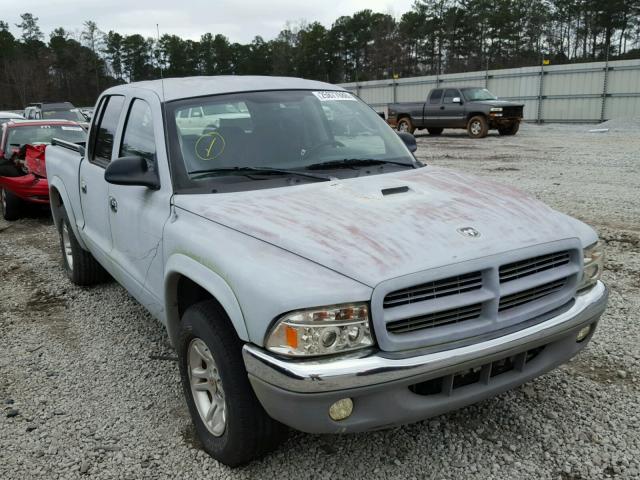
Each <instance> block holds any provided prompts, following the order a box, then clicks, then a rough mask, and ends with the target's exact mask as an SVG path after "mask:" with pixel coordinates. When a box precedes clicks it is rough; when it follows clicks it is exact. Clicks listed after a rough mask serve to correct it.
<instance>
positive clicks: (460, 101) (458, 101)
mask: <svg viewBox="0 0 640 480" xmlns="http://www.w3.org/2000/svg"><path fill="white" fill-rule="evenodd" d="M451 101H452V102H453V103H460V104H462V99H461V98H460V97H453V100H451Z"/></svg>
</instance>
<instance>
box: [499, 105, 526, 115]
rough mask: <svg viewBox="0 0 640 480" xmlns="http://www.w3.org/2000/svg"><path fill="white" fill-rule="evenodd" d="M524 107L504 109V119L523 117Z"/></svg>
mask: <svg viewBox="0 0 640 480" xmlns="http://www.w3.org/2000/svg"><path fill="white" fill-rule="evenodd" d="M522 108H523V107H502V116H503V117H522Z"/></svg>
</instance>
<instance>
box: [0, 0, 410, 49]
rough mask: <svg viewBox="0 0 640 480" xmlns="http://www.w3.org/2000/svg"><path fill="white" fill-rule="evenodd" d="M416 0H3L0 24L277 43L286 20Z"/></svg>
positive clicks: (396, 11) (396, 10) (386, 9)
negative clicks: (93, 26)
mask: <svg viewBox="0 0 640 480" xmlns="http://www.w3.org/2000/svg"><path fill="white" fill-rule="evenodd" d="M413 3H414V0H394V1H390V0H235V1H234V0H182V1H176V0H106V1H105V0H57V1H54V0H0V20H4V21H5V22H8V23H9V24H10V26H11V31H12V32H13V34H14V35H16V36H17V35H18V33H19V30H18V29H17V28H16V27H15V24H16V23H19V21H20V16H19V15H20V14H21V13H24V12H30V13H32V14H33V15H34V16H36V17H38V18H39V21H38V24H39V25H40V29H41V30H42V31H43V32H44V33H45V35H46V38H47V39H48V38H49V33H50V32H51V31H52V30H53V29H54V28H57V27H60V26H62V27H64V28H65V30H67V31H70V32H74V31H76V30H78V31H79V30H80V29H81V27H82V22H83V21H85V20H93V21H95V22H96V23H97V24H98V27H99V28H100V30H102V31H103V32H108V31H109V30H115V31H117V32H119V33H121V34H132V33H140V34H142V35H144V36H153V37H155V35H156V23H158V24H160V33H161V34H164V33H169V34H175V35H179V36H180V37H183V38H191V39H194V40H197V39H199V38H200V35H202V34H203V33H206V32H211V33H213V34H214V35H215V34H217V33H222V34H223V35H226V36H227V37H229V39H230V40H231V41H232V42H241V43H245V42H249V41H251V40H252V39H253V37H255V36H256V35H261V36H262V37H264V38H265V40H270V39H272V38H274V37H275V36H276V35H277V34H278V33H279V32H280V30H282V29H283V27H284V26H285V24H286V23H287V21H291V22H292V23H293V24H296V23H299V22H300V21H301V20H306V21H307V22H313V21H319V22H320V23H322V24H323V25H325V26H326V27H329V26H331V24H332V23H333V21H334V20H335V19H336V18H338V17H339V16H341V15H350V14H352V13H354V12H357V11H358V10H363V9H365V8H369V9H371V10H373V11H377V12H382V13H390V14H392V15H394V16H397V17H399V16H400V15H402V14H403V13H404V12H406V11H408V10H410V9H411V5H412V4H413Z"/></svg>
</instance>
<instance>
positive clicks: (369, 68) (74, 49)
mask: <svg viewBox="0 0 640 480" xmlns="http://www.w3.org/2000/svg"><path fill="white" fill-rule="evenodd" d="M15 27H16V29H17V30H18V31H19V35H18V36H17V37H16V36H14V35H13V34H12V33H11V31H10V30H9V24H8V23H7V22H6V21H2V20H0V108H22V107H23V106H24V105H25V104H27V103H29V102H33V101H41V100H68V101H71V102H73V103H74V104H76V105H93V104H94V103H95V99H96V97H97V95H98V93H99V92H101V91H102V90H104V89H105V88H107V87H109V86H112V85H115V84H118V83H123V82H131V81H138V80H146V79H153V78H159V76H160V74H161V71H162V73H163V74H164V75H165V76H186V75H220V74H238V75H249V74H255V75H258V74H260V75H293V76H300V77H305V78H311V79H317V80H324V81H328V82H332V83H341V82H351V81H364V80H372V79H381V78H397V77H409V76H417V75H430V74H442V73H455V72H461V71H473V70H482V69H485V68H491V69H496V68H510V67H520V66H526V65H538V64H539V63H540V62H541V61H542V60H543V59H544V60H549V61H550V62H551V63H552V64H559V63H569V62H584V61H595V60H602V59H605V58H609V59H622V58H640V0H417V1H416V2H415V4H414V6H413V7H412V9H411V10H410V11H408V12H406V13H404V14H403V15H402V16H401V17H399V18H394V17H393V16H391V15H389V14H385V13H377V12H373V11H371V10H362V11H359V12H356V13H354V14H353V15H350V16H342V17H339V18H337V19H336V20H335V22H334V23H333V24H332V25H331V26H330V27H329V28H328V27H325V26H324V25H322V24H320V23H319V22H313V23H306V22H302V23H299V24H296V25H293V24H287V25H286V27H285V28H284V29H283V30H282V31H281V32H280V33H279V34H278V36H277V37H276V38H274V39H271V40H265V39H263V38H262V37H259V36H257V37H255V38H254V39H253V40H252V41H251V42H250V43H245V44H241V43H237V42H231V41H230V40H229V39H228V38H227V37H225V36H224V35H221V34H213V33H205V34H204V35H202V36H201V37H200V39H199V40H190V39H183V38H180V37H178V36H176V35H169V34H165V35H162V36H161V37H160V38H159V39H156V38H149V37H144V36H143V35H139V34H132V35H122V34H120V33H118V32H115V31H109V32H102V31H101V30H100V29H99V27H98V25H96V23H95V22H93V21H86V22H84V24H83V25H82V30H81V31H80V32H79V33H72V32H70V31H67V30H65V28H64V27H59V28H56V29H55V30H53V31H52V32H50V34H49V35H48V38H45V34H44V33H43V32H42V31H41V29H40V27H39V25H38V18H37V17H35V16H34V15H33V14H31V13H24V14H22V15H21V16H20V22H18V23H15Z"/></svg>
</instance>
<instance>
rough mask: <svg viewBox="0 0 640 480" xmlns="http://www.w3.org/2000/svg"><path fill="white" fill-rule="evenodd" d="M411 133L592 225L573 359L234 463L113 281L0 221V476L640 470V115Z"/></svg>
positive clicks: (165, 350) (163, 342)
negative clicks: (203, 427) (481, 135)
mask: <svg viewBox="0 0 640 480" xmlns="http://www.w3.org/2000/svg"><path fill="white" fill-rule="evenodd" d="M591 128H594V127H590V126H584V125H577V126H576V125H573V126H564V125H546V126H534V125H524V126H523V128H522V129H521V132H520V133H519V134H518V135H516V136H514V137H500V136H498V135H493V134H492V135H490V136H489V137H488V138H486V139H484V140H472V139H469V138H468V137H467V136H466V134H465V133H464V132H462V131H451V132H448V131H445V133H444V134H443V135H442V136H439V137H431V136H429V135H427V134H424V135H423V134H421V133H420V132H418V144H419V150H418V152H417V155H418V157H419V158H420V159H421V160H423V161H425V162H426V163H428V164H434V165H440V166H446V167H450V168H455V169H460V170H464V171H467V172H472V173H475V174H477V175H480V176H484V177H489V178H492V179H495V180H497V181H500V182H504V183H508V184H511V185H514V186H516V187H518V188H520V189H522V190H525V191H527V192H529V193H530V194H532V195H534V196H536V197H537V198H540V199H541V200H543V201H544V202H546V203H548V204H549V205H551V206H552V207H553V208H556V209H557V210H560V211H563V212H565V213H568V214H570V215H572V216H575V217H577V218H579V219H581V220H583V221H585V222H587V223H588V224H590V225H592V226H593V227H595V228H596V229H597V230H598V232H599V234H600V236H601V238H602V239H603V240H604V242H605V245H606V254H607V257H606V271H605V274H604V280H605V281H606V283H607V284H608V286H609V287H610V289H611V297H610V305H609V308H608V310H607V312H606V313H605V315H604V316H603V318H602V321H601V323H600V326H599V329H598V331H597V332H596V335H595V337H594V339H593V341H592V342H591V344H590V345H589V346H588V348H587V349H586V350H585V351H584V352H582V353H581V354H580V355H579V356H578V357H576V358H575V359H574V360H573V361H572V362H570V363H569V364H567V365H565V366H563V367H561V368H559V369H557V370H555V371H553V372H551V373H549V374H547V375H545V376H543V377H541V378H539V379H536V380H535V381H533V382H531V383H529V384H527V385H525V386H522V387H520V388H519V389H516V390H514V391H512V392H507V393H505V394H502V395H499V396H498V397H496V398H493V399H490V400H486V401H484V402H481V403H480V404H477V405H474V406H471V407H468V408H465V409H462V410H460V411H457V412H453V413H451V414H448V415H443V416H441V417H438V418H436V419H432V420H429V421H426V422H422V423H418V424H415V425H409V426H405V427H400V428H395V429H392V430H387V431H381V432H373V433H368V434H358V435H349V436H323V435H305V434H301V433H293V434H292V435H291V436H290V440H289V441H288V442H287V443H286V444H285V445H284V446H282V447H281V448H280V449H279V450H278V451H277V452H276V453H274V454H272V455H270V456H269V457H267V458H265V459H263V460H261V461H258V462H254V463H252V464H251V465H249V466H247V467H244V468H242V469H238V470H229V469H227V468H226V467H223V466H221V465H219V464H218V463H217V462H215V461H214V460H212V459H211V458H210V457H208V456H207V455H206V454H204V452H202V451H201V450H200V448H199V445H198V442H197V441H196V440H195V439H194V434H193V429H192V427H191V423H190V419H189V417H188V412H187V410H186V406H185V403H184V400H183V396H182V392H181V390H180V385H179V374H178V368H177V364H176V361H175V354H174V352H173V351H172V350H171V348H170V347H169V345H168V342H167V337H166V334H165V333H164V331H163V330H162V328H161V326H160V325H159V324H157V323H156V322H155V321H154V320H153V319H152V318H150V316H149V315H148V314H147V313H146V312H145V311H144V310H143V309H142V308H141V307H140V306H139V305H137V304H136V302H135V301H134V300H133V299H131V297H129V295H128V294H127V293H126V292H125V291H124V290H123V289H122V288H121V287H120V286H118V285H117V284H115V283H107V284H105V285H101V286H98V287H94V288H89V289H82V288H78V287H75V286H73V285H71V284H70V283H69V282H68V281H67V279H66V278H65V277H64V275H63V272H62V269H61V267H60V261H59V245H58V238H57V235H56V233H55V231H54V229H53V226H52V222H51V220H50V218H49V216H48V214H47V213H46V212H44V213H34V214H33V215H32V216H31V217H30V218H26V219H24V220H20V221H17V222H13V223H8V222H5V221H3V220H0V409H1V411H0V458H1V460H0V478H2V479H23V478H47V479H48V478H78V477H79V476H80V475H87V476H90V477H93V478H234V479H235V478H279V479H287V478H291V479H294V478H295V479H300V478H343V477H344V478H372V477H380V478H402V479H409V478H437V479H444V478H447V479H449V478H451V479H454V478H456V479H459V478H478V479H486V478H531V479H546V478H548V479H558V478H559V479H561V480H580V479H591V478H593V479H599V478H638V477H640V409H639V408H638V405H639V402H638V399H639V398H640V385H639V383H638V379H639V378H640V346H639V345H640V313H639V311H640V130H638V131H633V130H632V131H628V130H615V129H613V130H611V131H609V132H607V133H589V129H591Z"/></svg>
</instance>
